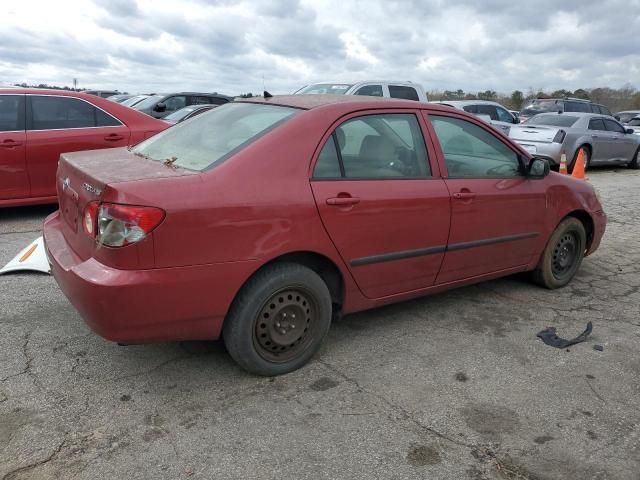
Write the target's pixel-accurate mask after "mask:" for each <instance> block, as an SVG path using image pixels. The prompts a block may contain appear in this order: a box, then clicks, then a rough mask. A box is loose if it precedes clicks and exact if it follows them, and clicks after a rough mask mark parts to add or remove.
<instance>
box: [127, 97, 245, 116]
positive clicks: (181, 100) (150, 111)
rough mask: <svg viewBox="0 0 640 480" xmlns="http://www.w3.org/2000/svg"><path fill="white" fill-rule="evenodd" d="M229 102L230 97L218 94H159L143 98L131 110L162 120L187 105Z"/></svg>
mask: <svg viewBox="0 0 640 480" xmlns="http://www.w3.org/2000/svg"><path fill="white" fill-rule="evenodd" d="M231 100H233V98H232V97H228V96H226V95H222V94H219V93H194V92H182V93H160V94H155V95H151V96H150V97H148V98H145V99H144V100H142V101H141V102H140V103H137V104H135V105H133V107H132V108H135V109H136V110H139V111H141V112H143V113H146V114H147V115H151V116H152V117H155V118H164V117H166V116H167V115H169V114H170V113H173V112H177V111H178V110H180V109H181V108H184V107H186V106H188V105H204V104H206V105H223V104H225V103H228V102H230V101H231Z"/></svg>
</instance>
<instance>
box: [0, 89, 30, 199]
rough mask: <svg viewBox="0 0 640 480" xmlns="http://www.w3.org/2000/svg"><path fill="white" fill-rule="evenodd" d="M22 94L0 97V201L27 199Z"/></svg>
mask: <svg viewBox="0 0 640 480" xmlns="http://www.w3.org/2000/svg"><path fill="white" fill-rule="evenodd" d="M24 97H25V96H24V95H0V200H7V199H11V198H26V197H28V196H29V176H28V174H27V163H26V154H25V150H26V143H27V138H26V134H25V131H24V116H25V107H24V101H25V100H24Z"/></svg>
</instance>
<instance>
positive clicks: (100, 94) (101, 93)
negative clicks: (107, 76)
mask: <svg viewBox="0 0 640 480" xmlns="http://www.w3.org/2000/svg"><path fill="white" fill-rule="evenodd" d="M82 93H86V94H87V95H96V96H98V97H102V98H108V97H112V96H113V95H119V94H120V93H121V92H118V91H117V90H84V91H83V92H82Z"/></svg>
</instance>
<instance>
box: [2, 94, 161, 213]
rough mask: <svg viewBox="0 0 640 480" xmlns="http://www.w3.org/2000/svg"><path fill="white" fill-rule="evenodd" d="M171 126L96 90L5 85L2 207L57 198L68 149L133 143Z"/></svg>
mask: <svg viewBox="0 0 640 480" xmlns="http://www.w3.org/2000/svg"><path fill="white" fill-rule="evenodd" d="M168 126H169V124H167V123H166V122H163V121H161V120H156V119H154V118H150V117H149V116H148V115H145V114H143V113H140V112H136V111H135V110H132V109H131V108H128V107H123V106H122V105H120V104H118V103H115V102H112V101H109V100H106V99H104V98H100V97H98V96H95V95H87V94H85V93H80V92H71V91H66V90H44V89H27V88H21V89H0V207H1V206H13V205H33V204H42V203H55V202H56V201H57V200H58V199H57V197H56V168H57V167H58V159H59V158H60V154H61V153H63V152H76V151H78V150H94V149H99V148H112V147H123V146H127V145H133V144H135V143H138V142H140V141H142V140H144V139H145V138H148V137H150V136H151V135H154V134H156V133H157V132H159V131H161V130H164V129H165V128H167V127H168Z"/></svg>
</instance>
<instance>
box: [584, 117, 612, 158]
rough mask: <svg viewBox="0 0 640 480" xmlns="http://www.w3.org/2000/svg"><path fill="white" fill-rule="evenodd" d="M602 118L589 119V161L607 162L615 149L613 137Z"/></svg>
mask: <svg viewBox="0 0 640 480" xmlns="http://www.w3.org/2000/svg"><path fill="white" fill-rule="evenodd" d="M603 120H604V119H603V118H601V117H594V118H591V119H589V126H588V128H589V136H590V137H591V160H590V162H591V163H598V162H609V161H611V160H612V158H613V155H614V154H613V152H614V150H615V138H614V137H613V135H612V133H611V132H609V131H607V129H606V127H605V126H604V121H603Z"/></svg>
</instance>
